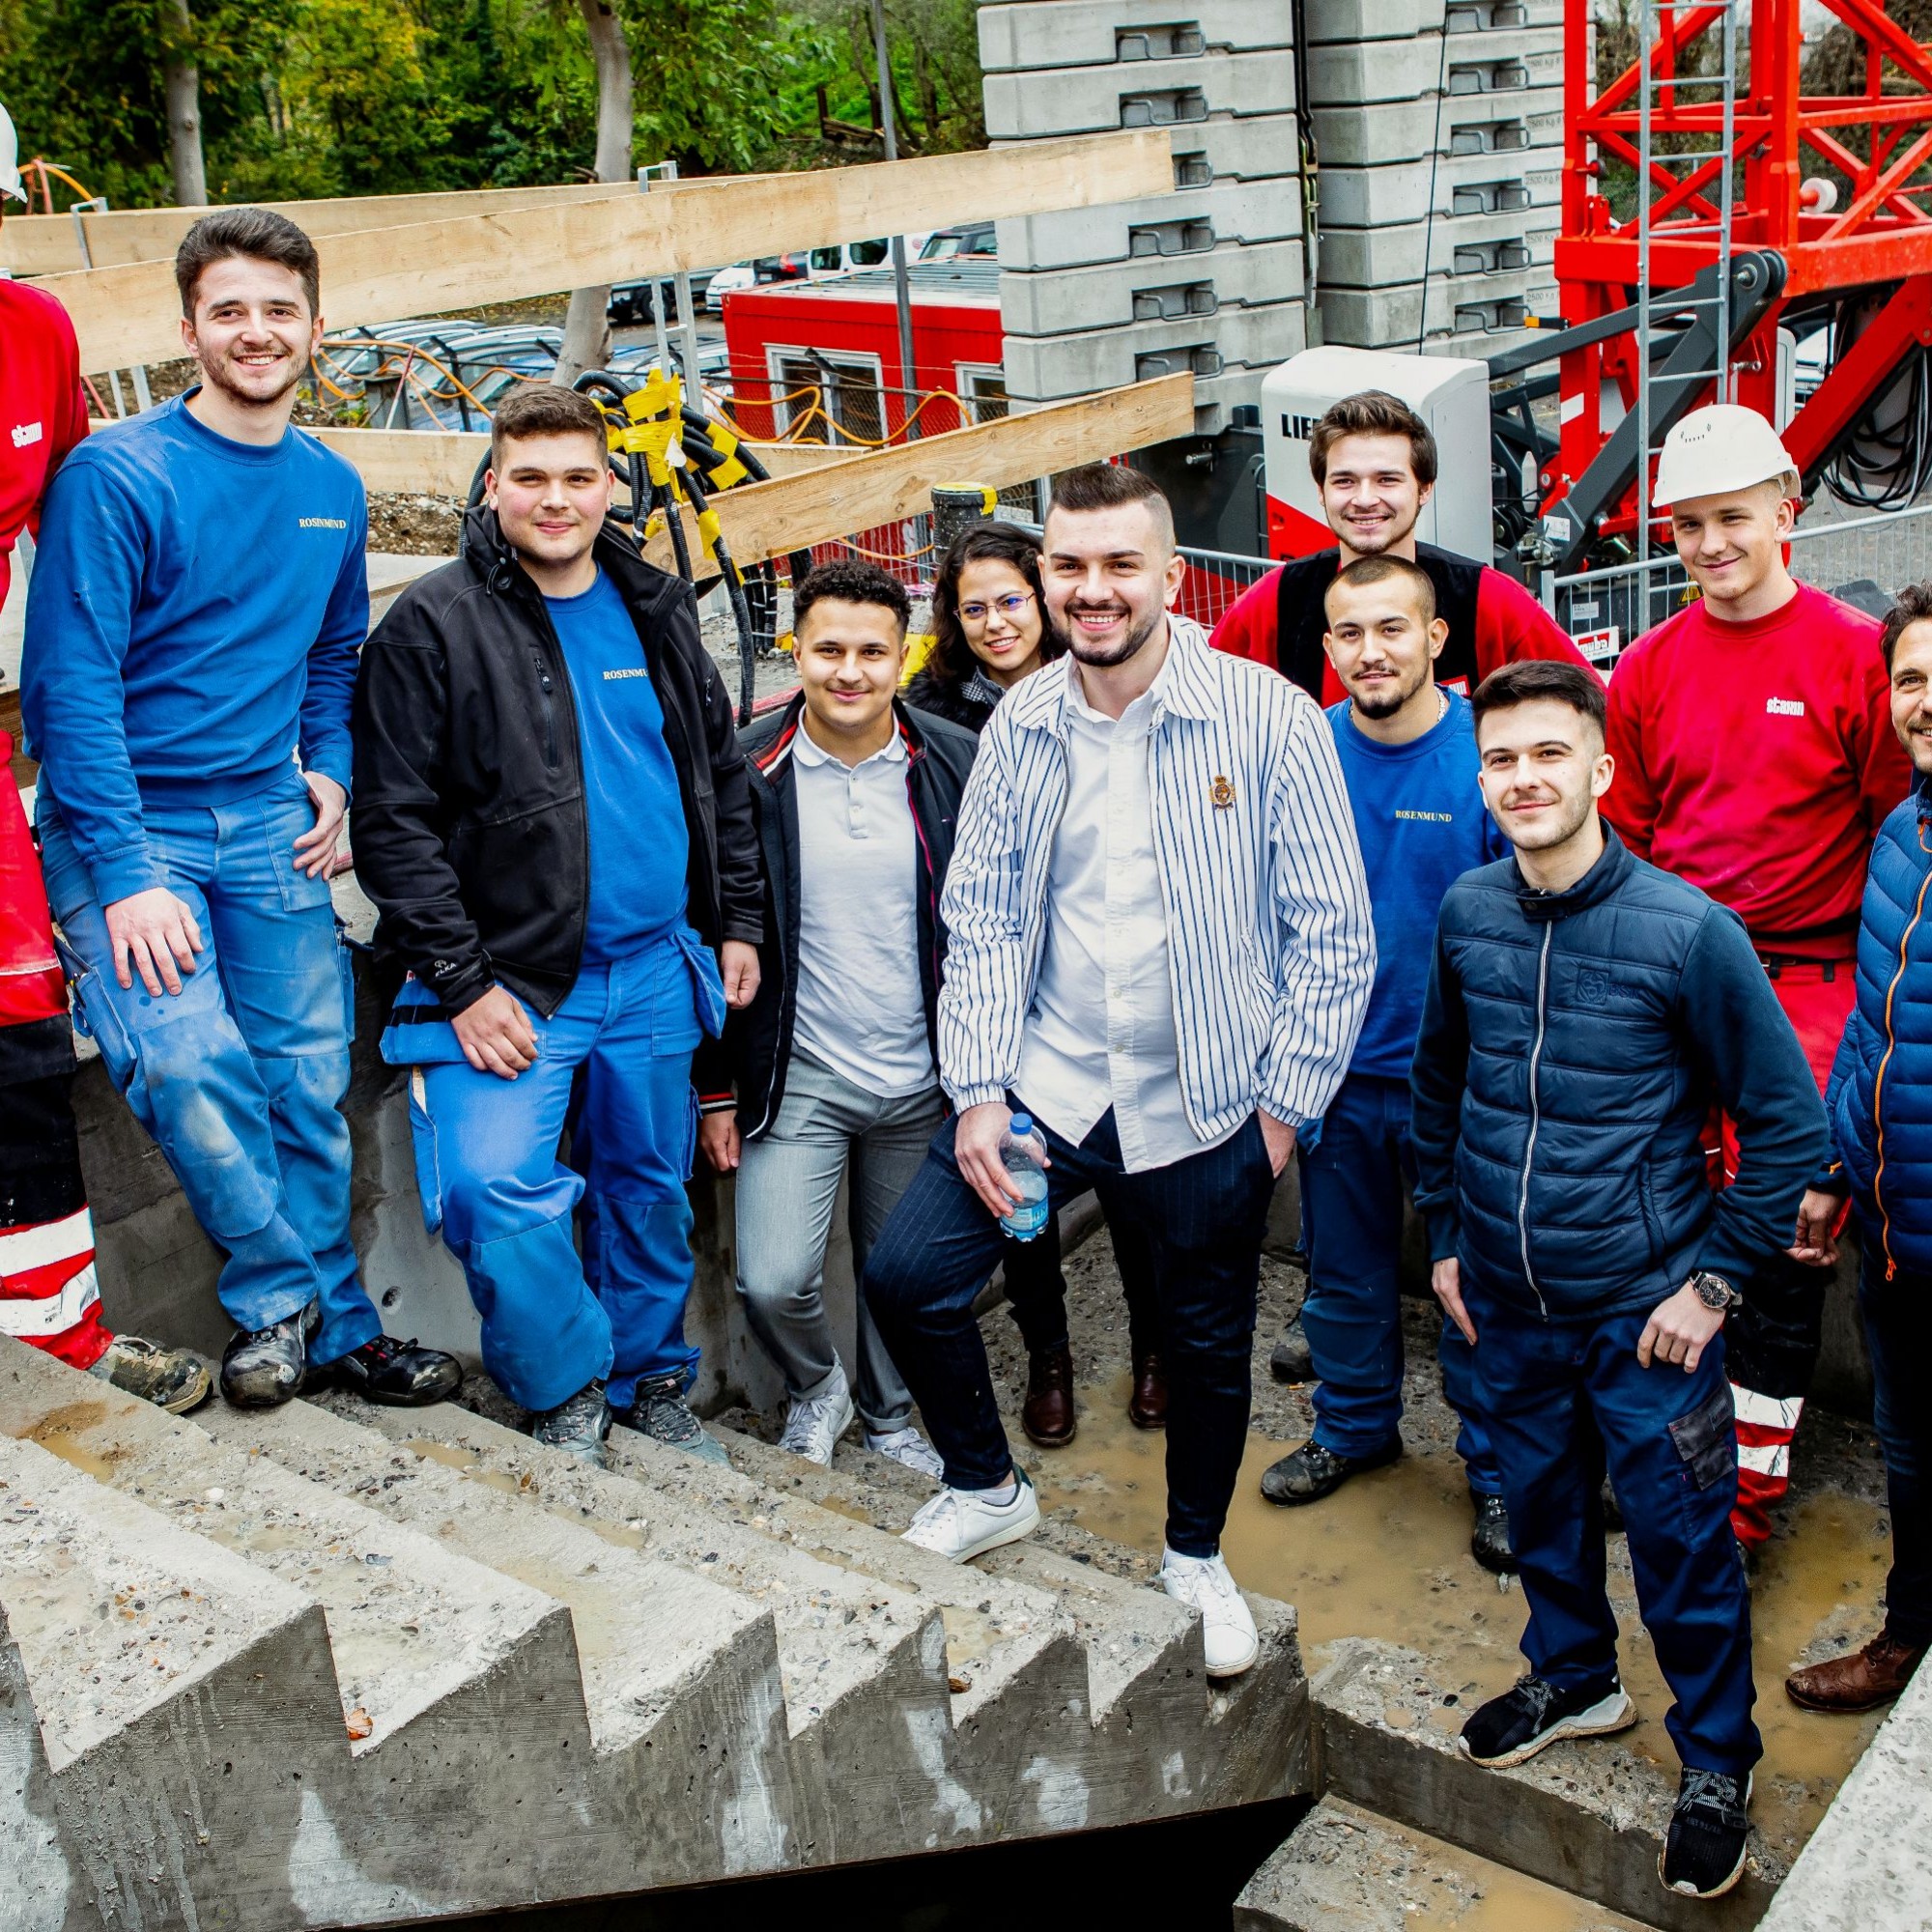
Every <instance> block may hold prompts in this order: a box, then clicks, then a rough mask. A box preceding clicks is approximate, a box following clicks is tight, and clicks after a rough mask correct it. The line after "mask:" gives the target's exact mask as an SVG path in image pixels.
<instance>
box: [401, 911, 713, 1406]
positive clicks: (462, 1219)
mask: <svg viewBox="0 0 1932 1932" xmlns="http://www.w3.org/2000/svg"><path fill="white" fill-rule="evenodd" d="M415 987H416V982H415V981H413V980H412V981H411V982H410V990H411V991H413V990H414V989H415ZM407 997H408V993H407V992H406V998H407ZM421 997H423V998H425V999H426V998H427V996H426V995H423V996H421ZM724 1005H725V1001H724V992H723V989H722V987H721V985H720V983H719V979H718V969H717V966H716V964H715V963H714V962H713V960H712V958H711V954H710V952H708V951H707V950H706V949H705V948H704V947H703V946H702V945H701V944H700V943H699V942H698V940H697V938H696V934H694V933H692V932H690V931H689V930H685V931H682V932H678V933H674V934H672V935H670V936H668V937H667V938H665V939H662V940H659V941H656V942H654V943H653V944H651V945H649V946H646V947H645V948H643V949H642V950H641V951H639V952H635V953H633V954H632V955H631V956H630V957H629V958H626V959H620V960H617V961H615V962H614V963H611V964H599V965H586V966H585V967H583V968H582V971H581V972H580V973H579V974H578V977H577V983H576V984H575V985H574V986H572V987H571V989H570V993H569V996H568V997H567V998H566V999H565V1000H564V1002H563V1004H562V1006H560V1007H559V1008H558V1009H556V1011H555V1013H554V1015H552V1017H551V1018H550V1019H548V1020H546V1019H543V1018H541V1017H540V1016H539V1015H538V1014H536V1013H535V1012H530V1013H529V1020H530V1026H531V1030H532V1031H533V1032H534V1033H535V1034H536V1037H537V1057H536V1062H535V1064H534V1065H531V1066H529V1067H527V1068H526V1069H525V1071H524V1072H522V1073H520V1074H519V1075H518V1076H517V1077H516V1079H514V1080H505V1079H502V1078H501V1077H499V1076H498V1075H497V1074H495V1073H480V1072H478V1071H477V1070H476V1069H475V1068H474V1067H473V1066H471V1065H469V1062H468V1061H466V1060H464V1059H463V1058H462V1054H461V1050H460V1049H456V1048H454V1035H453V1033H452V1031H451V1029H450V1028H449V1027H448V1025H447V1024H446V1023H440V1024H436V1025H431V1026H391V1027H390V1029H389V1030H388V1032H387V1033H386V1034H385V1035H384V1039H383V1051H384V1057H385V1058H387V1059H388V1060H390V1061H392V1062H399V1063H411V1064H413V1065H414V1067H415V1072H414V1074H413V1075H412V1080H411V1087H410V1094H411V1107H410V1118H411V1123H412V1127H413V1128H414V1132H415V1147H416V1182H417V1187H418V1190H419V1192H420V1193H421V1196H422V1206H423V1219H424V1221H425V1222H426V1223H427V1224H428V1226H429V1228H430V1230H431V1232H432V1233H434V1232H435V1231H436V1230H437V1229H438V1228H439V1227H440V1229H441V1231H442V1238H443V1240H444V1242H445V1243H446V1244H447V1246H448V1248H449V1251H450V1253H452V1254H453V1255H454V1256H455V1257H456V1258H457V1260H458V1261H460V1262H461V1263H462V1264H463V1272H464V1276H465V1278H466V1279H467V1280H468V1282H469V1294H470V1299H471V1300H473V1301H474V1302H475V1304H476V1312H477V1313H478V1314H479V1315H480V1316H481V1317H482V1318H483V1366H484V1367H485V1368H486V1369H488V1370H489V1372H490V1375H491V1377H492V1378H494V1379H495V1380H496V1382H497V1385H498V1386H499V1387H501V1388H502V1389H503V1390H504V1392H505V1393H506V1394H508V1395H509V1396H510V1398H511V1399H512V1400H513V1401H515V1402H519V1403H521V1404H522V1405H523V1406H525V1407H526V1408H529V1409H547V1408H554V1407H555V1406H557V1405H558V1404H559V1403H562V1402H566V1401H568V1400H569V1398H570V1397H572V1396H573V1395H575V1394H576V1393H577V1392H578V1390H580V1389H581V1388H582V1387H584V1386H585V1385H586V1384H587V1383H589V1382H591V1381H594V1380H596V1379H597V1378H599V1377H605V1378H608V1379H609V1384H610V1389H609V1393H610V1399H611V1406H613V1407H615V1408H618V1409H623V1408H628V1407H629V1406H630V1404H631V1401H632V1398H633V1396H634V1395H635V1394H636V1391H637V1384H638V1380H639V1378H640V1377H657V1376H667V1375H676V1376H679V1377H682V1378H689V1377H690V1375H691V1373H692V1371H693V1370H694V1369H695V1368H696V1365H697V1351H696V1350H695V1349H692V1348H689V1347H687V1346H686V1343H685V1339H684V1304H685V1301H686V1299H687V1297H688V1296H689V1295H690V1293H691V1279H692V1259H691V1223H692V1215H691V1202H690V1199H689V1197H688V1196H687V1195H686V1193H685V1182H686V1181H687V1180H688V1179H690V1178H691V1162H692V1155H693V1152H694V1151H695V1150H696V1144H697V1096H696V1094H695V1093H694V1092H693V1090H692V1085H691V1056H692V1053H693V1051H694V1050H695V1049H696V1045H697V1042H698V1039H699V1038H700V1037H701V1036H702V1034H703V1033H705V1032H707V1031H709V1032H713V1033H715V1032H716V1031H717V1029H718V1027H719V1026H720V1025H721V1024H722V1023H723V1015H724ZM526 1010H527V1009H526ZM426 1063H427V1064H426ZM580 1066H582V1068H583V1075H584V1080H583V1094H582V1116H581V1118H582V1127H583V1131H584V1132H585V1133H587V1135H588V1136H589V1141H590V1158H589V1160H588V1162H587V1163H586V1165H587V1167H588V1176H587V1179H586V1177H585V1176H584V1175H581V1174H579V1173H578V1172H577V1171H576V1170H575V1169H574V1168H572V1167H569V1166H566V1165H565V1164H564V1162H563V1161H562V1160H561V1159H560V1158H559V1157H558V1143H559V1141H560V1140H561V1138H562V1134H563V1125H564V1117H565V1114H566V1113H567V1112H568V1110H569V1108H570V1100H571V1083H572V1080H573V1077H574V1076H575V1074H576V1072H577V1069H578V1068H579V1067H580ZM586 1187H587V1189H588V1199H589V1204H590V1206H591V1208H592V1209H593V1212H592V1213H591V1214H590V1215H589V1216H588V1217H587V1221H586V1231H585V1240H586V1242H587V1243H592V1244H594V1249H595V1251H594V1253H592V1254H590V1255H589V1256H588V1257H587V1258H580V1256H579V1253H578V1248H577V1243H576V1240H575V1239H574V1238H573V1233H572V1225H571V1216H572V1210H573V1209H574V1208H576V1207H577V1204H578V1202H579V1200H580V1199H582V1198H584V1195H585V1189H586ZM586 1277H587V1278H586Z"/></svg>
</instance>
